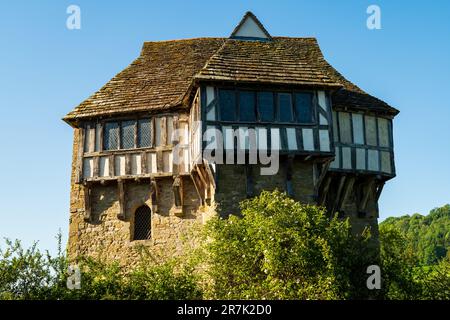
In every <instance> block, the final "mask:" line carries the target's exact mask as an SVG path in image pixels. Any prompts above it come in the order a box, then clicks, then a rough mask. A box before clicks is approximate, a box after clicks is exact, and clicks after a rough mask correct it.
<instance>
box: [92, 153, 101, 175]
mask: <svg viewBox="0 0 450 320" xmlns="http://www.w3.org/2000/svg"><path fill="white" fill-rule="evenodd" d="M93 162H94V170H93V176H94V177H98V176H99V175H100V157H94V159H93Z"/></svg>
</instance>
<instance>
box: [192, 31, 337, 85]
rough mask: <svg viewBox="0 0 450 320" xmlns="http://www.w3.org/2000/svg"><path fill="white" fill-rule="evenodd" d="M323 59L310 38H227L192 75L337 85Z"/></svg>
mask: <svg viewBox="0 0 450 320" xmlns="http://www.w3.org/2000/svg"><path fill="white" fill-rule="evenodd" d="M323 62H324V61H323V57H322V54H321V52H320V49H319V46H318V45H317V41H316V39H314V38H282V37H275V38H273V41H242V40H234V39H228V40H227V41H226V42H225V43H224V45H223V46H222V47H221V48H220V49H219V50H218V51H217V52H216V53H215V54H214V55H213V56H212V57H211V59H209V61H208V63H207V64H206V66H205V67H204V68H203V69H202V70H200V72H199V73H198V74H197V75H196V79H201V80H220V81H233V82H235V81H239V82H246V83H267V84H287V85H309V86H321V87H340V86H341V85H340V84H339V83H338V82H336V81H334V80H333V79H332V78H330V77H329V76H328V75H327V73H326V72H325V70H324V69H323Z"/></svg>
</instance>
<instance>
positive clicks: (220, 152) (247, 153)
mask: <svg viewBox="0 0 450 320" xmlns="http://www.w3.org/2000/svg"><path fill="white" fill-rule="evenodd" d="M397 113H398V111H397V110H396V109H394V108H392V107H390V106H389V105H388V104H386V103H385V102H383V101H381V100H379V99H377V98H375V97H373V96H371V95H369V94H367V93H366V92H364V91H363V90H361V89H360V88H359V87H357V86H356V85H354V84H353V83H351V82H350V81H348V80H347V79H345V78H344V77H343V76H342V75H341V74H340V73H339V72H338V71H336V70H335V69H334V68H333V67H332V66H331V65H330V64H328V63H327V61H325V59H324V57H323V55H322V53H321V51H320V48H319V46H318V44H317V41H316V39H314V38H288V37H272V36H271V35H270V34H269V33H268V32H267V30H266V29H265V28H264V26H263V25H262V24H261V23H260V22H259V20H258V19H257V18H256V17H255V16H254V15H253V14H252V13H250V12H248V13H247V14H245V16H244V17H243V19H242V21H241V22H240V23H239V24H238V26H237V27H236V28H235V30H234V31H233V32H232V33H231V36H230V37H228V38H196V39H186V40H174V41H161V42H145V43H144V46H143V48H142V51H141V54H140V56H139V57H138V58H137V59H136V60H135V61H134V62H132V63H131V65H129V66H128V67H127V68H126V69H124V70H123V71H121V72H120V73H119V74H117V75H116V76H115V77H114V78H113V79H111V80H110V81H109V82H108V83H107V84H105V85H104V86H103V87H102V88H101V89H100V90H99V91H97V92H96V93H94V94H93V95H92V96H91V97H89V98H88V99H87V100H85V101H84V102H82V103H81V104H80V105H79V106H77V107H76V108H75V109H74V110H73V111H72V112H70V113H69V114H68V115H67V116H66V117H65V118H64V121H66V122H67V123H68V124H70V125H71V126H72V127H73V128H74V143H73V146H74V147H73V165H72V178H71V197H70V198H71V202H70V229H69V243H68V252H69V256H70V257H76V256H78V255H96V254H103V255H106V256H107V258H109V259H118V260H121V261H132V260H133V259H134V257H135V256H136V254H137V253H136V250H134V249H135V247H136V245H144V246H146V247H148V248H149V249H150V250H161V251H164V252H166V253H168V254H176V250H179V249H180V248H181V242H182V240H181V239H182V235H183V234H186V233H187V232H189V230H190V228H191V227H192V226H193V225H194V224H195V223H197V222H200V223H201V222H203V221H204V219H205V218H206V217H207V215H208V214H209V213H210V212H211V211H213V210H212V208H216V211H217V212H218V213H219V214H222V215H228V214H230V213H237V212H238V203H239V201H241V200H243V199H245V198H247V197H252V196H254V195H257V194H258V193H259V192H261V190H273V189H276V188H278V189H279V190H284V191H286V192H287V193H288V194H289V195H290V196H291V197H293V198H294V199H298V200H299V201H302V202H305V203H311V204H319V205H323V206H326V207H327V209H328V210H329V212H330V213H334V212H339V214H340V215H341V216H343V217H350V220H351V223H352V226H353V227H354V230H355V232H359V231H361V230H362V228H363V227H366V226H371V227H372V229H373V230H375V234H376V233H377V218H378V198H379V196H380V193H381V191H382V189H383V185H384V183H385V182H386V181H387V180H389V179H391V178H393V177H394V176H395V168H394V154H393V139H392V119H393V118H394V116H395V115H396V114H397ZM269 169H271V170H269ZM174 250H175V251H174Z"/></svg>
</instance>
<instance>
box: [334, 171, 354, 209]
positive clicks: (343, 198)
mask: <svg viewBox="0 0 450 320" xmlns="http://www.w3.org/2000/svg"><path fill="white" fill-rule="evenodd" d="M354 184H355V177H348V179H346V182H345V185H344V189H343V192H342V196H341V198H340V199H339V202H338V207H337V209H336V210H337V211H341V209H342V206H343V205H344V204H345V202H346V201H347V198H348V195H349V194H350V193H351V192H352V190H353V185H354Z"/></svg>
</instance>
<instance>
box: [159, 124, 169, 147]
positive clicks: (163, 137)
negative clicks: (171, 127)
mask: <svg viewBox="0 0 450 320" xmlns="http://www.w3.org/2000/svg"><path fill="white" fill-rule="evenodd" d="M159 123H160V125H161V145H162V146H165V145H167V144H168V143H167V125H166V123H167V118H166V117H161V119H160V122H159Z"/></svg>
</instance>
